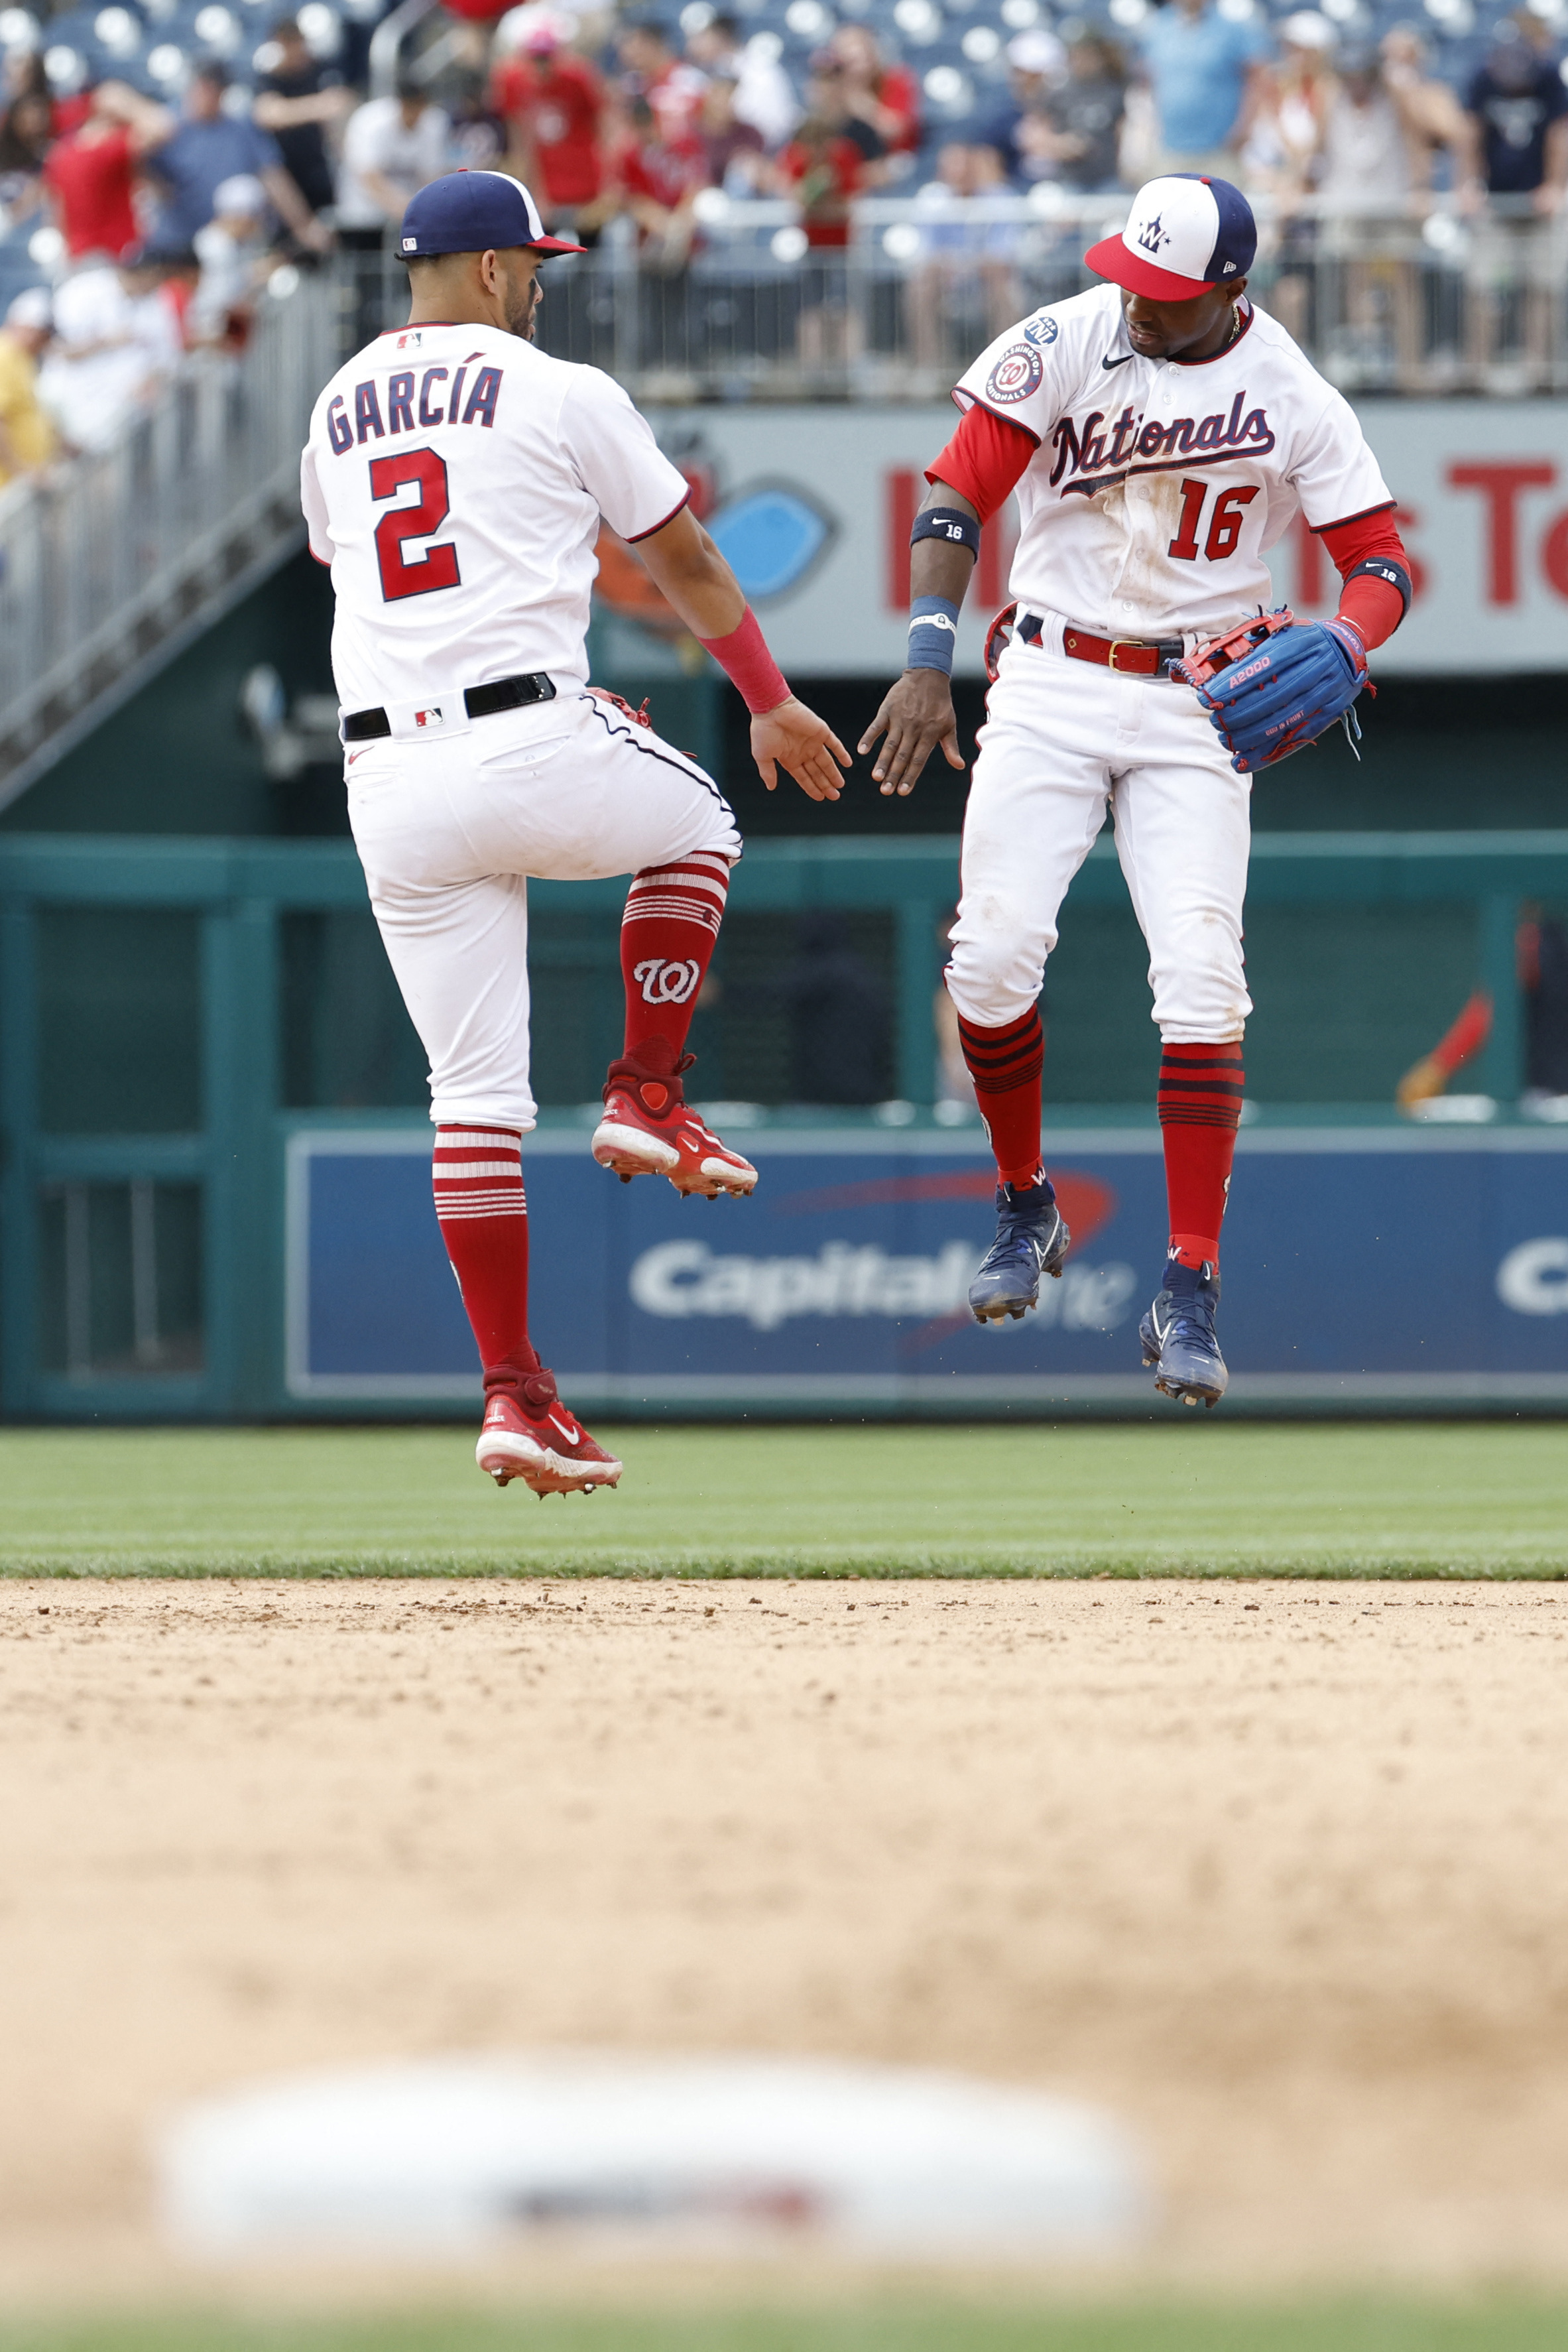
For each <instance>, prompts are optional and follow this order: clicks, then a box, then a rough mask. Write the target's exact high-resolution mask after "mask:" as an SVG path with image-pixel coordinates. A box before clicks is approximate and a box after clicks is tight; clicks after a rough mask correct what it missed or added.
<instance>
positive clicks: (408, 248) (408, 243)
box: [402, 236, 419, 253]
mask: <svg viewBox="0 0 1568 2352" xmlns="http://www.w3.org/2000/svg"><path fill="white" fill-rule="evenodd" d="M418 243H419V239H418V237H416V236H405V237H404V239H403V241H402V249H403V251H404V252H405V253H412V252H413V248H414V247H415V246H416V245H417V244H418Z"/></svg>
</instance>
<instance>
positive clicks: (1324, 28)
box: [1280, 8, 1339, 54]
mask: <svg viewBox="0 0 1568 2352" xmlns="http://www.w3.org/2000/svg"><path fill="white" fill-rule="evenodd" d="M1280 38H1281V40H1282V41H1285V42H1287V43H1288V44H1289V46H1290V47H1291V48H1292V49H1316V50H1318V51H1320V52H1321V53H1323V54H1326V53H1327V51H1328V50H1330V49H1332V48H1333V46H1334V44H1335V42H1336V41H1337V40H1338V39H1339V35H1338V34H1337V33H1336V32H1335V30H1334V28H1333V26H1332V25H1331V24H1330V23H1329V20H1328V18H1327V17H1326V16H1320V15H1319V13H1318V11H1317V10H1316V9H1315V8H1298V9H1297V10H1296V12H1295V14H1294V15H1293V16H1287V17H1286V19H1285V21H1284V23H1283V24H1282V25H1281V27H1280Z"/></svg>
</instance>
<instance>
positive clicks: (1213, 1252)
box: [1159, 1043, 1247, 1266]
mask: <svg viewBox="0 0 1568 2352" xmlns="http://www.w3.org/2000/svg"><path fill="white" fill-rule="evenodd" d="M1246 1083H1247V1076H1246V1072H1245V1071H1244V1070H1243V1068H1242V1066H1241V1047H1240V1045H1239V1044H1234V1043H1232V1044H1230V1045H1166V1046H1165V1047H1164V1048H1163V1049H1162V1051H1161V1055H1160V1093H1159V1105H1160V1126H1161V1128H1162V1129H1164V1133H1165V1146H1166V1194H1167V1196H1168V1199H1169V1203H1170V1220H1171V1237H1170V1246H1171V1250H1172V1252H1173V1254H1174V1255H1176V1257H1178V1258H1179V1259H1180V1261H1181V1263H1182V1264H1183V1265H1191V1266H1197V1265H1202V1264H1203V1262H1204V1260H1205V1259H1206V1258H1207V1260H1208V1262H1209V1264H1210V1265H1218V1263H1219V1227H1220V1223H1221V1221H1222V1219H1223V1218H1224V1215H1225V1202H1226V1195H1227V1194H1228V1192H1229V1189H1230V1162H1231V1159H1232V1157H1233V1155H1234V1153H1235V1150H1236V1130H1237V1128H1238V1127H1239V1125H1240V1123H1241V1097H1242V1092H1243V1089H1244V1087H1245V1086H1246Z"/></svg>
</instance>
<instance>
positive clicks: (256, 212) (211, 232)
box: [184, 172, 271, 352]
mask: <svg viewBox="0 0 1568 2352" xmlns="http://www.w3.org/2000/svg"><path fill="white" fill-rule="evenodd" d="M195 250H196V259H197V261H198V262H199V264H200V265H201V275H200V278H198V280H197V284H196V289H195V292H194V294H193V297H192V299H191V302H190V305H189V308H188V310H187V311H186V314H185V319H184V330H185V341H186V342H187V343H188V344H191V345H201V346H204V347H205V348H207V349H209V350H214V351H225V352H241V351H243V350H244V349H245V347H246V343H247V342H248V341H249V340H250V330H251V324H252V320H254V317H255V304H256V294H257V293H258V291H259V290H260V289H261V287H262V286H263V285H264V284H265V282H266V279H267V271H268V268H269V266H270V261H271V257H270V256H269V255H268V253H267V191H266V190H265V189H264V188H263V186H262V184H261V182H260V181H259V180H257V179H256V178H254V177H253V176H252V174H251V173H248V172H242V173H238V174H237V175H236V177H235V178H234V179H232V180H225V181H224V183H223V184H222V185H221V186H220V187H219V188H218V190H217V192H216V194H214V197H213V217H212V219H211V220H210V221H209V222H208V223H207V226H206V227H205V228H203V229H198V230H197V231H196V248H195Z"/></svg>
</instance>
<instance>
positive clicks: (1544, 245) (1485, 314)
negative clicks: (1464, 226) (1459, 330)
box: [1463, 26, 1568, 384]
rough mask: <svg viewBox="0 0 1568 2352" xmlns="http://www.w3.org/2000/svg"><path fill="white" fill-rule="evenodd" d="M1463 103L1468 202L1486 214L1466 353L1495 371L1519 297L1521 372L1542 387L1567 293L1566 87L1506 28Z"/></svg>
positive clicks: (1474, 254) (1475, 254) (1479, 229)
mask: <svg viewBox="0 0 1568 2352" xmlns="http://www.w3.org/2000/svg"><path fill="white" fill-rule="evenodd" d="M1465 104H1466V108H1467V110H1468V113H1469V154H1468V162H1469V171H1468V173H1467V176H1466V183H1465V187H1464V192H1463V194H1464V201H1465V203H1466V205H1467V206H1468V208H1469V209H1470V210H1472V211H1479V212H1480V213H1481V215H1482V217H1481V218H1480V219H1479V221H1478V223H1477V225H1476V228H1475V232H1474V235H1473V236H1472V238H1471V242H1470V252H1469V265H1468V274H1469V290H1470V301H1469V320H1468V330H1469V356H1470V359H1471V362H1472V363H1473V364H1474V365H1476V366H1477V367H1479V368H1480V369H1482V370H1485V369H1486V368H1487V367H1488V366H1490V363H1491V362H1492V361H1493V360H1494V359H1495V357H1496V354H1497V350H1498V344H1499V339H1500V327H1501V310H1502V297H1503V296H1504V295H1505V293H1518V294H1520V295H1521V296H1522V310H1523V326H1524V333H1523V338H1522V342H1523V360H1524V365H1525V368H1526V371H1527V373H1529V375H1530V376H1531V379H1532V380H1533V381H1534V382H1535V383H1541V384H1543V383H1545V381H1546V380H1547V377H1548V374H1549V372H1550V354H1551V350H1552V341H1553V334H1552V310H1553V306H1554V303H1555V302H1556V301H1557V300H1558V299H1560V295H1561V289H1560V287H1559V285H1558V273H1557V263H1556V257H1555V254H1554V251H1553V238H1552V229H1551V226H1550V224H1551V221H1552V215H1554V214H1555V213H1556V212H1557V211H1558V210H1559V209H1560V207H1561V205H1562V203H1563V190H1564V187H1565V186H1568V89H1564V88H1563V81H1562V79H1561V77H1560V76H1559V74H1558V73H1557V71H1556V69H1555V68H1553V67H1552V66H1551V65H1549V64H1548V63H1547V62H1546V60H1545V59H1544V58H1542V56H1541V55H1540V53H1539V52H1538V51H1537V50H1536V49H1535V48H1534V47H1532V46H1531V44H1529V43H1528V42H1526V41H1524V40H1522V39H1521V37H1520V35H1519V32H1518V29H1517V27H1515V26H1505V27H1504V30H1503V37H1502V38H1501V39H1500V41H1499V43H1498V45H1497V47H1495V48H1494V49H1493V50H1492V51H1491V53H1490V56H1489V57H1488V58H1487V60H1486V63H1485V64H1484V65H1483V66H1482V67H1481V68H1480V69H1479V72H1478V73H1477V74H1476V75H1475V76H1474V78H1473V79H1472V80H1471V82H1470V85H1469V89H1468V90H1467V91H1466V93H1465ZM1499 200H1501V201H1500V202H1499Z"/></svg>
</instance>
